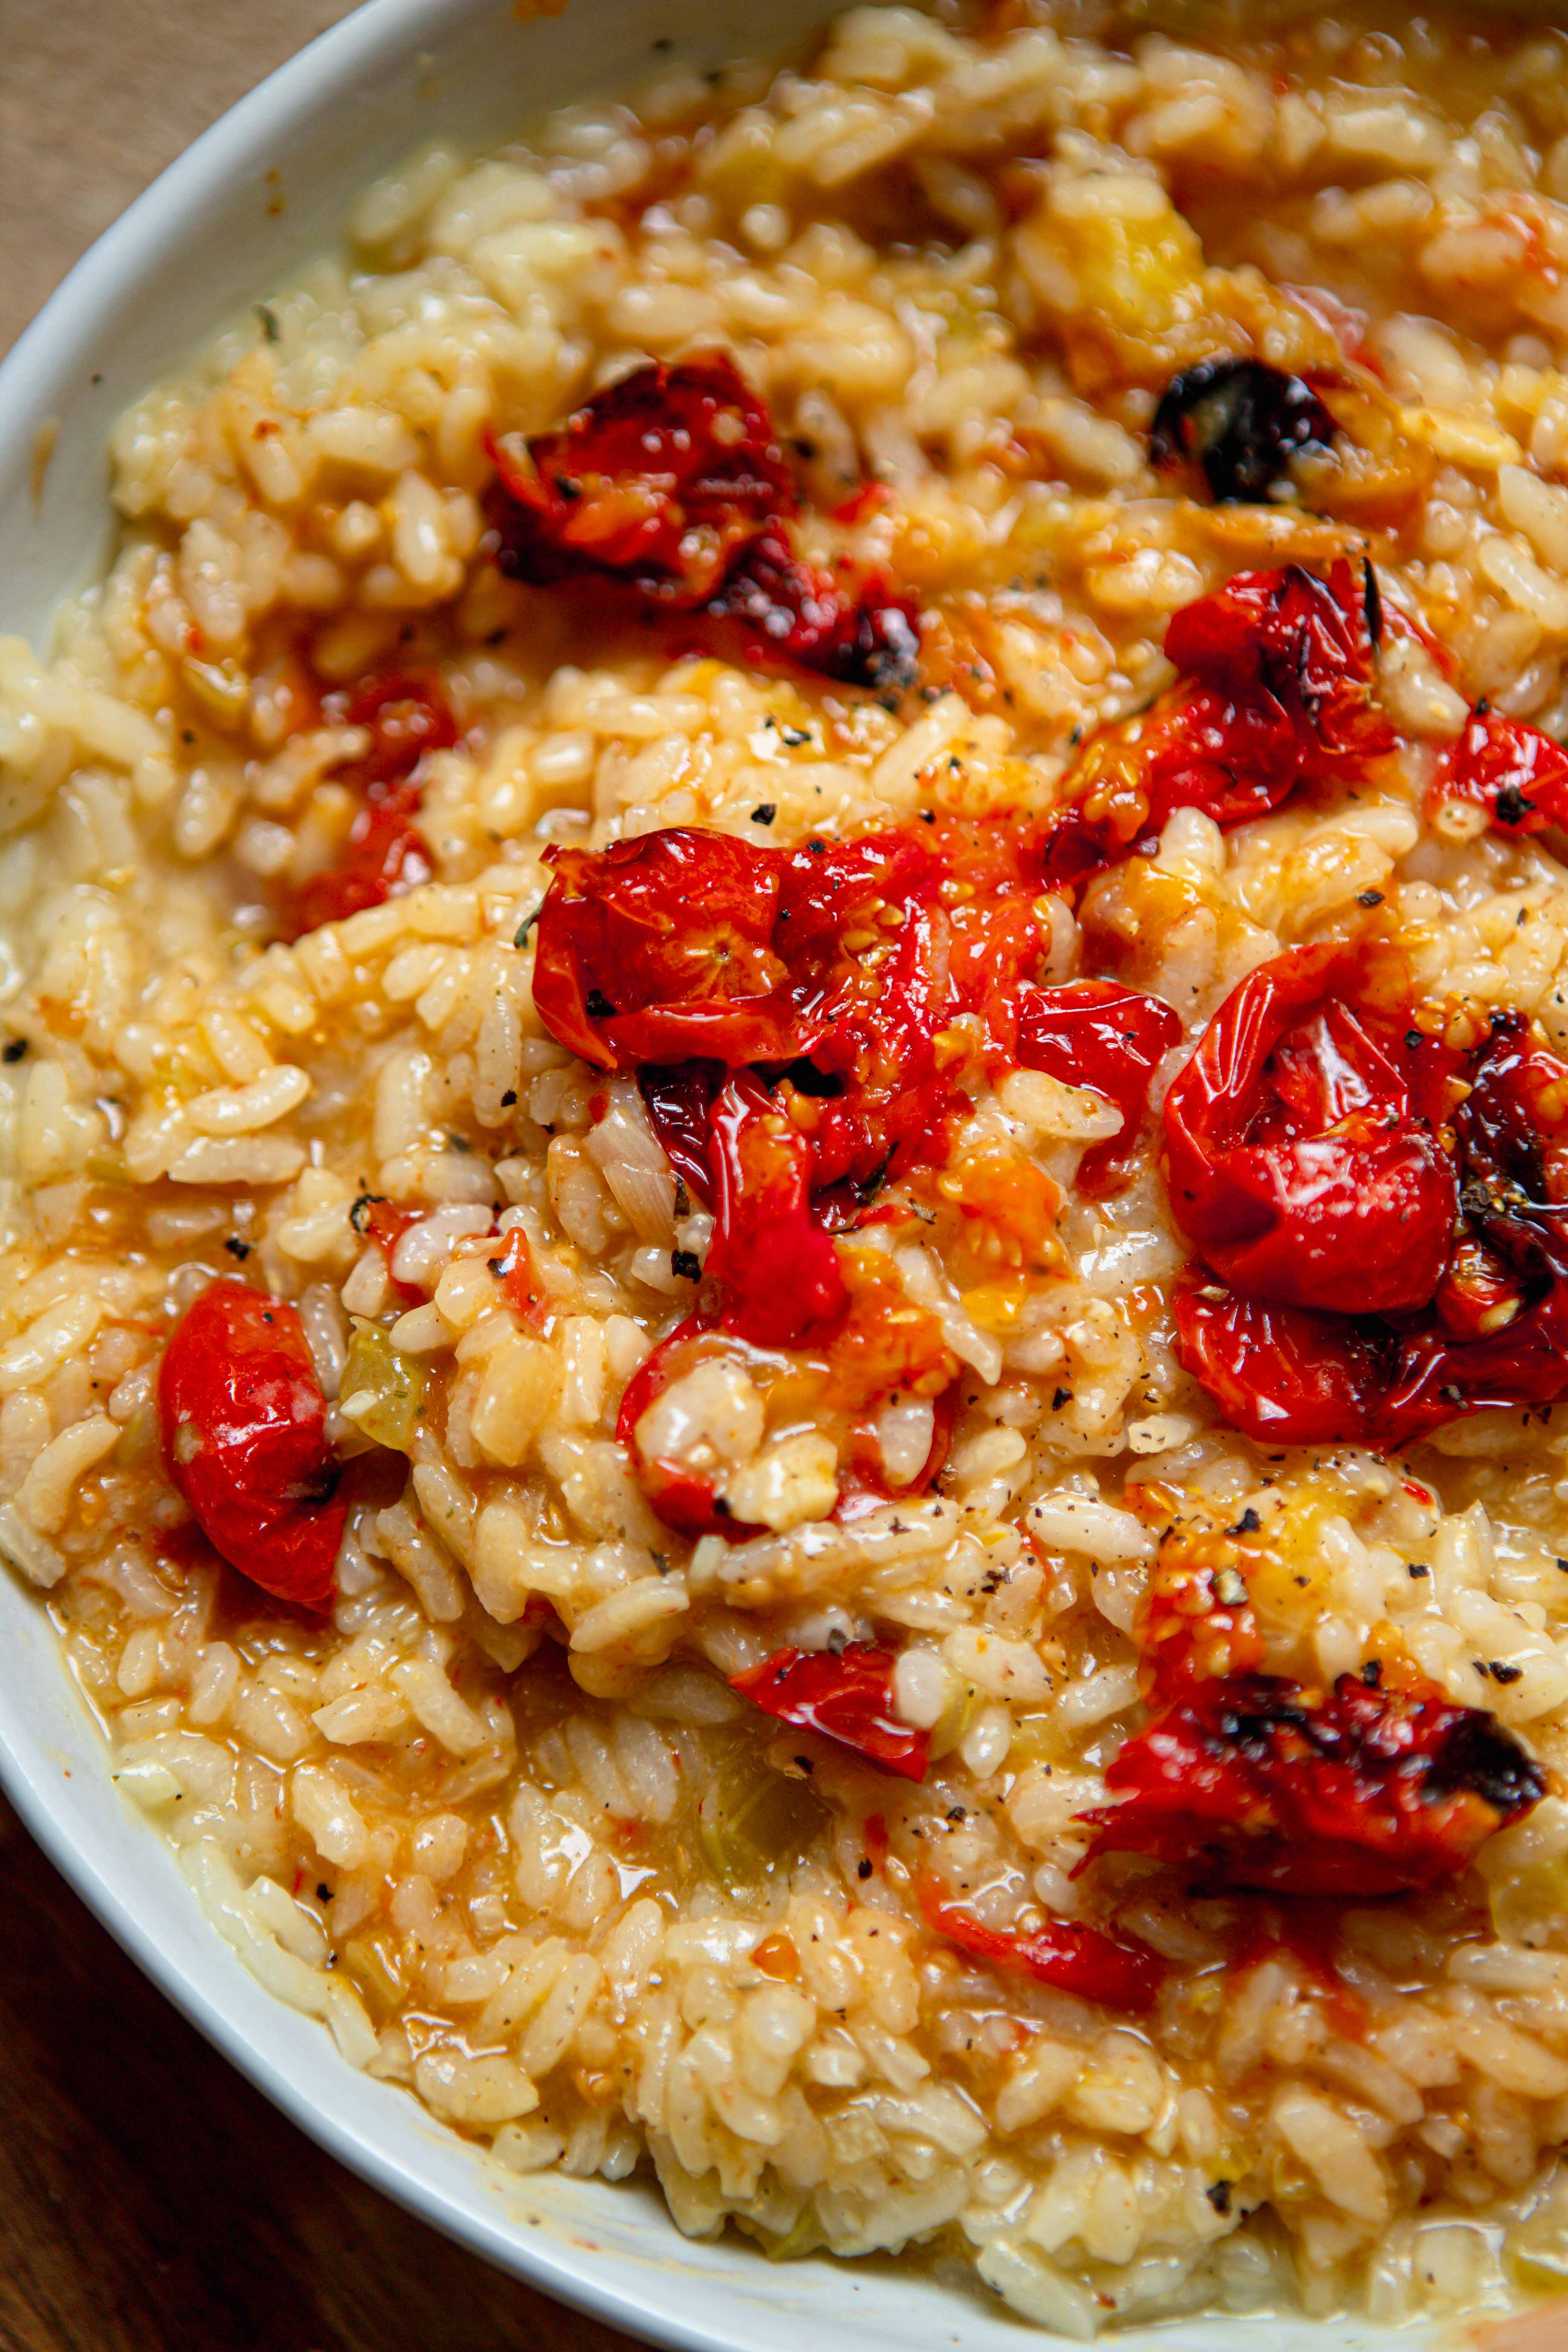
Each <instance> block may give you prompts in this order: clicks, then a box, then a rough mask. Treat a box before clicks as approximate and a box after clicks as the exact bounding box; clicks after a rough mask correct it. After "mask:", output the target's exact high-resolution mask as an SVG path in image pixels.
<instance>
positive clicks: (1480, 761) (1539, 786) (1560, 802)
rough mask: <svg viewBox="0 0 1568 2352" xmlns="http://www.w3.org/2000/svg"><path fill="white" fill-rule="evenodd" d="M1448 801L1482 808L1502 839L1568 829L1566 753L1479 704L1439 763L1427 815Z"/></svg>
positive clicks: (1546, 737) (1520, 722)
mask: <svg viewBox="0 0 1568 2352" xmlns="http://www.w3.org/2000/svg"><path fill="white" fill-rule="evenodd" d="M1450 801H1468V802H1470V803H1472V804H1473V805H1474V806H1475V807H1477V808H1484V809H1485V810H1486V812H1487V814H1488V816H1489V818H1490V819H1491V822H1492V824H1494V825H1495V826H1496V827H1497V829H1498V831H1499V832H1500V833H1507V834H1531V833H1544V832H1545V831H1546V830H1547V828H1548V826H1549V825H1554V824H1555V825H1560V824H1568V751H1564V750H1563V746H1562V744H1561V743H1556V742H1553V740H1552V737H1551V736H1550V735H1543V734H1542V731H1541V730H1540V728H1539V727H1531V726H1527V725H1526V723H1525V721H1524V720H1523V719H1505V718H1503V716H1502V715H1501V713H1500V711H1496V710H1490V709H1488V707H1487V705H1486V704H1485V703H1484V702H1479V703H1478V704H1477V705H1476V707H1475V709H1474V710H1472V711H1471V713H1470V716H1469V718H1468V720H1467V722H1466V725H1465V729H1464V732H1463V733H1462V734H1461V735H1460V737H1459V739H1458V742H1456V743H1452V744H1450V746H1449V748H1448V749H1447V751H1445V752H1444V754H1443V756H1442V758H1441V759H1440V760H1439V761H1438V762H1437V772H1436V776H1435V778H1434V779H1433V782H1432V789H1431V792H1430V793H1429V794H1428V795H1427V813H1428V814H1433V813H1434V812H1436V810H1438V809H1440V808H1442V807H1444V806H1445V805H1446V804H1447V803H1448V802H1450Z"/></svg>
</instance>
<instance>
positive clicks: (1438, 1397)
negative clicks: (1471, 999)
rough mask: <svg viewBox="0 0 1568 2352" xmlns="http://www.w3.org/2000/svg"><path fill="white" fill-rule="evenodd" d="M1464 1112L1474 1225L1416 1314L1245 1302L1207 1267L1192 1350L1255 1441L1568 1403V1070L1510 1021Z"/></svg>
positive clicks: (1465, 1182) (1464, 1193) (1462, 1160)
mask: <svg viewBox="0 0 1568 2352" xmlns="http://www.w3.org/2000/svg"><path fill="white" fill-rule="evenodd" d="M1461 1075H1462V1076H1464V1078H1465V1081H1466V1084H1467V1085H1468V1089H1469V1091H1468V1094H1467V1095H1466V1097H1465V1099H1464V1100H1463V1101H1462V1102H1461V1103H1460V1104H1459V1105H1458V1108H1457V1109H1456V1110H1455V1112H1454V1114H1453V1127H1454V1132H1455V1137H1456V1144H1457V1150H1456V1159H1455V1165H1456V1175H1457V1179H1458V1232H1457V1234H1454V1235H1453V1237H1452V1239H1451V1244H1450V1251H1449V1255H1448V1257H1447V1264H1446V1265H1445V1268H1444V1271H1443V1274H1442V1276H1441V1280H1440V1282H1439V1285H1438V1287H1437V1290H1436V1296H1435V1297H1434V1299H1433V1300H1432V1302H1431V1303H1430V1305H1429V1306H1428V1307H1427V1308H1426V1310H1425V1311H1424V1312H1422V1313H1421V1314H1419V1315H1418V1316H1415V1317H1401V1318H1399V1319H1398V1321H1397V1322H1390V1321H1385V1320H1384V1319H1383V1318H1382V1317H1381V1316H1380V1315H1377V1314H1371V1313H1368V1314H1356V1315H1348V1314H1329V1313H1322V1312H1319V1311H1313V1310H1310V1309H1305V1308H1301V1307H1292V1306H1289V1305H1281V1304H1279V1303H1277V1302H1274V1301H1271V1300H1268V1299H1266V1298H1257V1297H1245V1296H1242V1295H1240V1294H1238V1293H1237V1292H1236V1291H1234V1290H1230V1289H1227V1288H1226V1286H1225V1285H1224V1284H1222V1283H1211V1282H1208V1281H1206V1280H1205V1278H1204V1276H1203V1274H1202V1273H1201V1271H1194V1273H1191V1274H1189V1275H1188V1276H1185V1277H1184V1280H1183V1281H1182V1282H1181V1283H1180V1284H1179V1285H1178V1286H1177V1291H1176V1297H1175V1302H1174V1305H1175V1318H1176V1333H1177V1353H1178V1355H1179V1357H1180V1359H1181V1361H1182V1363H1183V1365H1184V1367H1185V1369H1186V1370H1188V1371H1189V1372H1191V1373H1192V1374H1193V1376H1194V1379H1196V1380H1197V1381H1199V1382H1200V1383H1201V1384H1202V1386H1203V1387H1204V1388H1205V1390H1207V1391H1208V1393H1209V1394H1210V1395H1211V1396H1212V1397H1213V1398H1214V1400H1215V1402H1216V1403H1217V1404H1218V1405H1219V1407H1220V1410H1221V1411H1222V1412H1223V1413H1224V1415H1225V1417H1226V1420H1227V1421H1228V1422H1229V1423H1231V1424H1232V1426H1233V1427H1234V1428H1237V1429H1239V1430H1240V1431H1241V1432H1242V1433H1244V1434H1245V1435H1247V1436H1249V1437H1255V1438H1257V1439H1258V1440H1259V1441H1260V1442H1262V1443H1265V1444H1300V1445H1315V1444H1331V1443H1339V1442H1344V1443H1349V1444H1363V1445H1370V1446H1375V1447H1378V1448H1380V1449H1383V1450H1384V1451H1387V1450H1390V1449H1392V1448H1394V1447H1396V1446H1399V1445H1403V1444H1408V1443H1409V1442H1410V1441H1411V1440H1412V1439H1414V1438H1417V1437H1421V1436H1425V1435H1426V1433H1427V1432H1429V1431H1431V1430H1434V1429H1436V1428H1439V1427H1441V1425H1442V1424H1443V1423H1445V1422H1447V1421H1452V1420H1453V1419H1454V1417H1455V1415H1456V1414H1458V1413H1461V1412H1474V1411H1476V1410H1478V1409H1479V1408H1480V1407H1483V1406H1489V1405H1491V1406H1502V1407H1507V1406H1513V1405H1540V1404H1553V1403H1556V1402H1560V1401H1561V1400H1562V1399H1563V1397H1565V1396H1568V1064H1565V1063H1563V1062H1562V1061H1560V1060H1559V1059H1558V1057H1557V1055H1554V1054H1552V1053H1550V1052H1548V1051H1547V1050H1546V1049H1545V1048H1544V1047H1543V1046H1541V1045H1536V1044H1534V1043H1533V1042H1532V1041H1531V1036H1530V1033H1529V1028H1528V1024H1526V1023H1525V1021H1524V1020H1523V1018H1522V1016H1521V1015H1520V1014H1518V1013H1499V1014H1497V1015H1496V1016H1495V1017H1494V1019H1493V1022H1492V1027H1491V1034H1490V1035H1489V1038H1488V1039H1487V1041H1486V1042H1485V1043H1484V1044H1483V1045H1481V1046H1480V1047H1479V1048H1478V1049H1477V1051H1476V1053H1475V1054H1474V1055H1472V1056H1471V1057H1470V1059H1469V1062H1468V1066H1465V1067H1464V1069H1463V1070H1462V1073H1461Z"/></svg>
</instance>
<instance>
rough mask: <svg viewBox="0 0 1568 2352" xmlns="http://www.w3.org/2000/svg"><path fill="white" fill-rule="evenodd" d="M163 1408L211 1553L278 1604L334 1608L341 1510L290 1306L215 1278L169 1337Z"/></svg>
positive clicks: (167, 1456)
mask: <svg viewBox="0 0 1568 2352" xmlns="http://www.w3.org/2000/svg"><path fill="white" fill-rule="evenodd" d="M158 1407H159V1419H160V1425H161V1431H162V1436H163V1458H164V1462H165V1465H166V1466H167V1468H168V1472H169V1475H170V1477H171V1478H172V1479H173V1481H174V1485H175V1486H177V1487H178V1488H179V1490H180V1493H181V1494H182V1495H183V1496H184V1499H185V1501H186V1503H187V1504H188V1505H189V1507H190V1510H191V1513H192V1516H193V1517H195V1521H196V1524H197V1526H198V1527H199V1528H201V1530H202V1533H203V1534H204V1535H205V1537H206V1538H207V1541H208V1542H209V1543H210V1544H211V1545H212V1547H213V1549H214V1550H215V1551H216V1552H218V1553H220V1554H221V1555H222V1557H223V1558H224V1559H226V1560H227V1561H228V1563H229V1565H230V1566H231V1567H233V1568H237V1569H238V1570H239V1571H240V1573H241V1574H242V1575H243V1576H247V1577H248V1578H249V1580H250V1581H251V1582H252V1583H253V1584H257V1585H259V1586H260V1588H261V1590H262V1591H264V1592H269V1593H271V1594H272V1595H273V1596H274V1598H275V1599H277V1600H279V1601H291V1602H292V1603H293V1604H294V1605H295V1606H296V1607H297V1608H300V1609H308V1610H312V1611H316V1612H324V1611H326V1610H328V1609H330V1608H331V1605H332V1595H333V1571H334V1568H335V1564H336V1560H337V1555H338V1546H339V1544H340V1542H341V1541H342V1532H343V1523H344V1520H345V1518H346V1517H347V1506H346V1504H345V1503H344V1502H343V1501H342V1500H341V1499H340V1498H338V1497H336V1496H334V1495H333V1492H332V1489H333V1486H334V1485H335V1483H336V1475H337V1474H336V1468H335V1465H334V1464H333V1461H332V1456H331V1448H330V1447H329V1445H328V1444H327V1439H326V1402H325V1400H324V1399H323V1397H322V1395H321V1388H320V1385H319V1384H318V1382H317V1379H316V1372H315V1367H314V1365H313V1363H312V1362H311V1360H310V1349H309V1348H308V1347H307V1345H306V1343H305V1334H304V1331H303V1329H302V1328H301V1326H300V1318H299V1316H298V1315H297V1314H296V1313H295V1311H294V1309H293V1307H290V1306H289V1305H287V1304H286V1302H285V1301H283V1300H282V1299H278V1298H268V1297H267V1296H266V1295H265V1294H264V1293H263V1292H261V1291H258V1290H252V1289H251V1288H250V1287H249V1286H248V1285H247V1284H246V1283H243V1282H239V1281H236V1280H232V1279H230V1280H226V1281H222V1282H215V1283H214V1284H213V1285H212V1286H211V1287H210V1288H208V1289H206V1290H204V1291H203V1292H202V1294H201V1296H200V1297H199V1298H197V1299H196V1300H195V1302H194V1303H193V1304H192V1305H191V1306H190V1307H187V1309H186V1310H185V1315H184V1320H183V1321H182V1322H181V1324H180V1326H179V1328H178V1329H177V1330H176V1332H175V1333H174V1338H173V1339H171V1341H170V1342H169V1346H168V1349H166V1351H165V1353H164V1357H163V1368H162V1370H161V1372H160V1374H159V1382H158Z"/></svg>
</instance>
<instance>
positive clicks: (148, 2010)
mask: <svg viewBox="0 0 1568 2352" xmlns="http://www.w3.org/2000/svg"><path fill="white" fill-rule="evenodd" d="M346 14H347V9H346V7H345V5H343V0H243V4H242V0H0V352H4V351H5V350H6V349H7V348H8V347H9V345H10V344H11V343H12V341H14V340H15V339H16V335H17V334H18V333H19V332H20V331H21V330H22V328H23V327H24V326H26V322H27V320H28V319H29V318H30V317H31V316H32V314H33V312H34V311H35V310H37V307H38V305H39V304H40V303H41V302H42V301H43V299H45V297H46V295H47V294H48V293H49V292H50V290H51V289H53V287H54V286H55V285H56V284H57V282H58V279H59V278H61V277H62V276H63V275H64V273H65V271H66V270H67V269H68V268H69V267H70V265H71V263H72V262H73V261H74V260H75V259H76V258H77V256H78V255H79V253H80V252H82V250H83V249H84V248H85V247H87V246H88V245H89V244H90V243H91V242H92V239H93V238H94V237H95V236H97V235H98V234H99V232H100V229H103V228H106V227H107V226H108V225H109V223H110V221H111V220H113V219H114V218H115V216H116V215H118V214H119V213H120V212H121V211H122V210H123V209H124V207H125V205H127V204H128V203H129V202H130V200H131V198H132V196H133V195H135V194H136V193H137V191H138V190H139V189H140V188H142V187H143V186H144V185H145V184H146V183H147V182H148V181H149V180H150V179H152V178H153V175H154V174H155V173H157V172H159V171H160V170H162V168H163V165H164V164H165V163H168V162H170V161H171V159H172V158H173V157H174V156H175V155H176V154H178V153H179V152H180V151H181V149H182V148H184V147H185V146H186V145H188V144H189V142H190V141H191V140H192V139H194V138H195V135H196V133H197V131H201V130H202V129H204V128H205V125H206V124H207V123H208V122H210V121H212V119H213V118H214V116H216V115H217V114H220V113H221V112H222V111H223V110H224V109H225V108H226V107H227V106H229V105H231V104H232V103H233V101H234V100H236V99H237V98H238V97H239V96H240V95H241V94H242V93H243V92H244V91H245V90H246V89H249V88H250V86H251V85H252V84H253V83H254V82H256V81H258V80H259V79H261V77H262V75H263V74H265V73H268V72H269V71H270V69H271V68H272V67H273V66H275V65H277V64H279V63H280V61H281V60H282V59H283V58H286V57H288V56H289V54H290V53H291V52H292V51H293V50H295V49H297V48H299V47H300V46H301V45H302V44H303V43H304V42H305V41H307V40H309V39H310V37H312V36H313V35H314V34H316V33H318V32H320V31H321V28H322V27H323V26H326V25H329V24H331V23H332V22H334V21H335V19H336V18H338V17H339V16H343V15H346ZM0 2115H3V2116H4V2117H5V2125H4V2128H3V2129H0V2352H240V2348H241V2347H246V2352H248V2347H257V2352H473V2347H476V2346H480V2347H484V2352H524V2347H527V2352H567V2347H571V2352H627V2339H626V2337H624V2336H618V2335H616V2334H615V2333H614V2332H613V2331H612V2330H610V2329H608V2328H605V2327H600V2326H595V2324H594V2323H593V2322H592V2321H590V2320H585V2319H580V2318H578V2317H576V2316H575V2315H574V2314H572V2313H570V2312H566V2311H563V2309H562V2308H561V2306H560V2305H556V2304H552V2303H549V2302H547V2301H546V2300H545V2299H544V2298H543V2297H542V2296H540V2295H536V2294H531V2292H530V2291H529V2290H528V2289H527V2288H526V2287H524V2286H521V2285H519V2284H517V2283H516V2282H515V2281H513V2280H510V2279H506V2278H503V2277H501V2276H500V2273H497V2272H495V2271H492V2270H490V2269H489V2268H488V2267H487V2266H486V2265H485V2264H484V2263H479V2262H476V2261H475V2260H474V2259H473V2257H472V2256H470V2255H468V2254H466V2253H463V2252H459V2250H458V2248H457V2247H456V2246H452V2245H448V2244H447V2242H446V2241H445V2240H444V2239H442V2238H439V2237H437V2235H436V2234H435V2232H434V2231H430V2230H427V2229H426V2228H425V2227H424V2225H423V2224H422V2223H421V2222H418V2221H413V2220H412V2219H410V2217H409V2216H408V2215H407V2214H405V2213H404V2212H402V2211H401V2210H399V2209H398V2208H397V2207H396V2206H394V2205H391V2204H389V2203H388V2202H387V2200H385V2199H384V2197H381V2196H379V2195H377V2193H376V2192H375V2191H374V2189H367V2188H365V2187H364V2186H363V2184H362V2183H361V2182H359V2181H357V2180H355V2179H353V2177H352V2175H350V2174H349V2173H347V2172H345V2171H343V2169H342V2167H341V2166H339V2165H337V2164H335V2163H333V2162H332V2160H331V2158H329V2157H326V2156H323V2155H322V2154H321V2151H320V2150H319V2149H318V2148H316V2147H313V2146H312V2145H311V2143H310V2141H309V2140H307V2139H306V2138H304V2137H303V2136H302V2135H301V2134H300V2133H299V2132H297V2131H296V2130H295V2129H294V2127H293V2126H292V2125H291V2124H289V2123H286V2122H285V2121H284V2120H283V2118H282V2117H281V2116H279V2115H278V2114H277V2113H275V2111H274V2110H273V2109H272V2108H271V2107H270V2106H268V2104H267V2102H266V2100H265V2099H263V2098H261V2097H260V2096H259V2095H258V2093H257V2092H255V2091H253V2090H252V2089H251V2088H250V2086H249V2085H248V2084H246V2083H244V2082H242V2081H241V2080H240V2078H239V2076H238V2075H237V2074H235V2073H234V2072H233V2070H232V2069H231V2068H230V2067H229V2066H228V2065H227V2064H226V2063H225V2061H224V2060H223V2059H221V2058H219V2057H218V2056H217V2055H216V2053H214V2052H213V2051H211V2050H210V2049H209V2048H208V2047H207V2045H206V2043H205V2042H204V2041H203V2040H202V2039H201V2037H200V2036H199V2035H198V2034H196V2033H195V2032H193V2030H192V2029H191V2027H190V2026H188V2025H187V2024H185V2022H184V2020H183V2019H182V2018H180V2017H177V2016H176V2015H175V2013H174V2011H173V2010H172V2009H171V2008H170V2007H169V2006H168V2004H167V2002H165V2001H164V2000H163V1997H162V1995H161V1994H159V1993H157V1992H155V1991H154V1990H153V1988H152V1987H151V1986H150V1985H149V1984H148V1983H147V1982H146V1980H145V1979H143V1978H142V1976H141V1975H140V1973H139V1972H138V1970H137V1969H134V1968H133V1967H132V1964H131V1962H130V1961H129V1960H128V1959H126V1958H125V1957H124V1955H123V1953H121V1950H120V1949H119V1948H118V1946H116V1945H115V1944H113V1943H111V1942H110V1938H109V1937H107V1936H106V1935H105V1934H104V1933H103V1930H102V1929H101V1928H100V1927H99V1926H98V1925H97V1923H96V1922H95V1921H94V1920H93V1919H92V1918H90V1917H89V1915H88V1913H87V1912H86V1911H85V1910H84V1909H83V1907H82V1906H81V1905H80V1904H79V1902H78V1901H77V1899H76V1897H75V1895H72V1894H71V1892H70V1891H69V1889H68V1887H67V1886H66V1885H65V1884H64V1882H63V1880H61V1879H59V1878H58V1877H57V1876H56V1874H55V1873H54V1872H53V1870H52V1869H51V1868H50V1867H49V1864H47V1862H46V1861H45V1860H44V1858H43V1856H42V1854H41V1853H39V1852H38V1851H37V1848H36V1847H35V1846H34V1845H33V1843H31V1841H30V1839H29V1838H28V1837H27V1836H26V1832H24V1831H23V1830H22V1829H21V1827H20V1825H19V1824H18V1823H17V1822H16V1819H15V1817H14V1816H13V1815H12V1814H11V1813H10V1811H8V1810H7V1809H5V1807H4V1806H3V1805H0Z"/></svg>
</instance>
